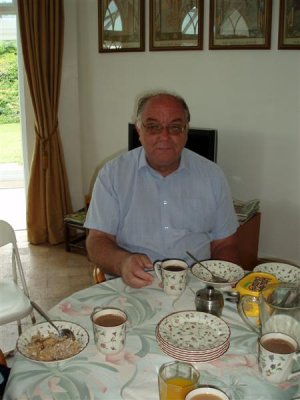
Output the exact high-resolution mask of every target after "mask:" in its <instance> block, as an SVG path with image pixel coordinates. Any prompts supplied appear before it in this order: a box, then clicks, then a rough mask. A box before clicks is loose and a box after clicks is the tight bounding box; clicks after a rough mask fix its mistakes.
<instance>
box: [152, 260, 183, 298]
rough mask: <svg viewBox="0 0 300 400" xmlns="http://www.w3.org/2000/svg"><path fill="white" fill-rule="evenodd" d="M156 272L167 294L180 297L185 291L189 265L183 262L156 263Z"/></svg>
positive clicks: (165, 261) (166, 261)
mask: <svg viewBox="0 0 300 400" xmlns="http://www.w3.org/2000/svg"><path fill="white" fill-rule="evenodd" d="M154 270H155V273H156V276H157V278H158V279H159V281H160V282H161V283H162V286H163V289H164V291H165V293H166V294H168V295H170V296H179V295H181V293H182V292H183V291H184V290H185V287H186V276H187V270H188V264H187V263H186V262H185V261H183V260H178V259H170V260H164V261H156V262H155V263H154Z"/></svg>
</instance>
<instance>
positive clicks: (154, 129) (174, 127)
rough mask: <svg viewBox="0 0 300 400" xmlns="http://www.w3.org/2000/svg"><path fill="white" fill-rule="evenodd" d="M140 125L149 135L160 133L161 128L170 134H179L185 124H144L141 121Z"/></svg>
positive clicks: (183, 129) (184, 127)
mask: <svg viewBox="0 0 300 400" xmlns="http://www.w3.org/2000/svg"><path fill="white" fill-rule="evenodd" d="M142 126H143V128H144V129H145V131H146V133H148V134H149V135H159V134H160V133H162V131H163V129H166V130H167V132H168V134H169V135H171V136H179V135H180V134H181V133H183V132H184V131H185V129H186V125H182V124H175V123H174V124H169V125H162V124H158V123H152V122H151V123H150V122H149V123H147V124H144V123H143V122H142Z"/></svg>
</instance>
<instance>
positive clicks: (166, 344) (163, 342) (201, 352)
mask: <svg viewBox="0 0 300 400" xmlns="http://www.w3.org/2000/svg"><path fill="white" fill-rule="evenodd" d="M156 340H157V342H158V343H159V344H161V345H163V346H164V347H165V348H168V349H170V350H171V351H176V352H178V353H185V354H195V355H197V354H198V355H203V356H205V355H206V354H213V353H217V352H218V351H220V350H222V349H223V348H224V347H226V346H227V345H228V343H229V340H230V335H229V337H228V339H227V340H226V341H225V342H224V343H222V344H221V345H220V346H216V347H214V348H213V349H207V350H186V349H184V348H180V347H175V346H173V345H172V344H170V343H169V342H168V341H166V340H165V339H163V338H162V337H161V335H160V334H159V331H158V329H157V328H156Z"/></svg>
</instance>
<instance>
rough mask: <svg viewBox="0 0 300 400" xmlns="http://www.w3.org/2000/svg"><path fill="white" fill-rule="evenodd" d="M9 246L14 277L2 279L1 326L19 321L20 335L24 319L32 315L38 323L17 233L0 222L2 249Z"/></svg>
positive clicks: (33, 321)
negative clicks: (24, 270) (31, 301)
mask: <svg viewBox="0 0 300 400" xmlns="http://www.w3.org/2000/svg"><path fill="white" fill-rule="evenodd" d="M8 245H11V246H10V248H11V253H12V258H11V265H12V277H11V278H5V279H0V325H5V324H8V323H10V322H14V321H17V323H18V333H19V335H20V334H21V333H22V326H21V320H22V319H23V318H25V317H27V316H28V315H29V314H30V315H31V320H32V323H33V324H35V322H36V321H35V317H34V314H33V309H32V306H31V304H30V298H29V293H28V288H27V284H26V280H25V275H24V272H23V268H22V263H21V259H20V254H19V250H18V246H17V240H16V235H15V232H14V230H13V228H12V227H11V225H10V224H8V223H7V222H5V221H2V220H0V247H3V246H8ZM0 266H1V260H0Z"/></svg>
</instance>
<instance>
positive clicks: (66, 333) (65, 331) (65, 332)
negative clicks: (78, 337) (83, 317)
mask: <svg viewBox="0 0 300 400" xmlns="http://www.w3.org/2000/svg"><path fill="white" fill-rule="evenodd" d="M30 303H31V305H32V307H33V308H34V309H35V310H36V311H37V312H38V313H39V314H41V316H42V317H44V318H45V320H46V321H47V322H49V324H51V325H52V326H53V328H55V329H56V330H57V332H58V336H60V337H67V338H70V339H72V340H75V336H74V333H73V332H72V331H71V330H70V329H66V328H64V329H59V328H58V327H57V326H56V325H55V324H54V323H53V322H52V321H51V319H50V318H49V317H48V315H47V314H46V313H45V311H43V310H42V309H41V307H40V306H38V305H37V304H36V303H35V302H34V301H32V300H31V301H30Z"/></svg>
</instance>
